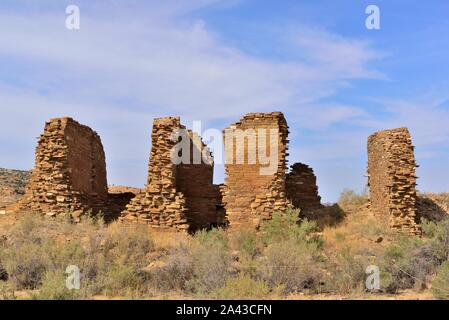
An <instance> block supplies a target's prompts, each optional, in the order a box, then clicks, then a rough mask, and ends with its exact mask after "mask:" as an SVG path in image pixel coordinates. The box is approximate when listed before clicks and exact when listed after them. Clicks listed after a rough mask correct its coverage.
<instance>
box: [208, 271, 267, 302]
mask: <svg viewBox="0 0 449 320" xmlns="http://www.w3.org/2000/svg"><path fill="white" fill-rule="evenodd" d="M270 291H271V290H270V287H269V286H268V285H267V284H266V283H265V282H263V281H260V280H259V281H258V280H254V279H253V278H251V277H250V276H249V275H246V274H244V273H239V274H238V275H237V276H236V277H230V278H228V279H227V280H226V284H225V285H224V286H223V287H222V288H219V289H217V290H215V291H213V292H212V293H211V294H210V295H209V297H210V298H213V299H225V300H234V299H258V300H260V299H266V298H267V297H269V295H270Z"/></svg>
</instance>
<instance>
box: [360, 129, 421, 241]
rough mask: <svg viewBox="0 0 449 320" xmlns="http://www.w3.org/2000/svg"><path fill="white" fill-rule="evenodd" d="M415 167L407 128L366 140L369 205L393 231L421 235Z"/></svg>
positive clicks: (378, 133)
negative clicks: (388, 222) (386, 218)
mask: <svg viewBox="0 0 449 320" xmlns="http://www.w3.org/2000/svg"><path fill="white" fill-rule="evenodd" d="M416 167H417V165H416V162H415V156H414V147H413V145H412V139H411V137H410V133H409V131H408V130H407V128H398V129H392V130H384V131H379V132H376V133H374V134H373V135H371V136H370V137H369V138H368V186H369V188H370V206H371V210H372V211H373V212H374V214H376V215H380V216H385V217H388V219H389V221H390V226H391V227H392V228H394V229H398V230H402V231H406V232H409V233H412V234H419V233H420V232H421V230H420V225H419V217H418V215H417V196H416V179H417V177H416V174H415V168H416Z"/></svg>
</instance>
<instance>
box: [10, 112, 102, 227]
mask: <svg viewBox="0 0 449 320" xmlns="http://www.w3.org/2000/svg"><path fill="white" fill-rule="evenodd" d="M107 197H108V191H107V180H106V161H105V154H104V151H103V145H102V143H101V139H100V137H99V136H98V134H97V133H96V132H95V131H93V130H92V129H91V128H89V127H87V126H85V125H82V124H80V123H78V122H76V121H75V120H73V119H72V118H67V117H66V118H56V119H51V120H50V121H48V122H47V123H46V124H45V129H44V133H43V134H42V135H41V136H40V138H39V142H38V146H37V148H36V159H35V167H34V169H33V171H32V174H31V178H30V182H29V184H28V186H27V191H26V194H25V196H24V197H23V198H22V199H21V200H20V201H19V203H18V208H19V209H21V210H30V211H34V212H39V213H42V214H46V215H51V216H53V215H59V214H68V213H70V214H71V215H72V216H73V217H75V218H79V216H81V215H82V214H83V213H86V212H87V211H92V212H93V213H96V212H99V211H100V210H102V209H103V208H104V206H105V204H106V202H107Z"/></svg>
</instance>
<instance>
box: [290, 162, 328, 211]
mask: <svg viewBox="0 0 449 320" xmlns="http://www.w3.org/2000/svg"><path fill="white" fill-rule="evenodd" d="M285 186H286V192H287V198H288V200H289V201H290V202H291V204H292V205H293V206H294V207H295V208H300V209H302V210H309V209H316V208H320V207H321V197H320V196H319V195H318V186H317V184H316V176H315V174H314V173H313V169H312V168H311V167H309V166H307V165H305V164H303V163H295V164H293V165H292V166H291V171H290V172H289V173H288V174H287V177H286V181H285Z"/></svg>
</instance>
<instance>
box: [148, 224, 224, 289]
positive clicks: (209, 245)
mask: <svg viewBox="0 0 449 320" xmlns="http://www.w3.org/2000/svg"><path fill="white" fill-rule="evenodd" d="M230 266H231V257H230V254H229V250H228V238H227V235H226V233H225V232H224V231H223V230H217V229H214V230H210V231H200V232H198V233H197V234H195V236H194V237H193V239H192V241H190V243H187V244H185V245H181V246H179V247H177V248H173V249H172V250H171V251H170V252H169V254H168V256H167V257H166V258H165V260H164V265H163V266H161V267H160V268H156V269H155V270H153V271H151V281H152V285H153V286H154V287H156V288H159V289H165V290H183V291H186V292H192V293H195V294H199V295H204V294H207V293H208V292H211V291H213V290H216V289H217V288H220V287H223V286H224V284H225V283H226V279H227V277H228V276H229V275H230Z"/></svg>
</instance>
